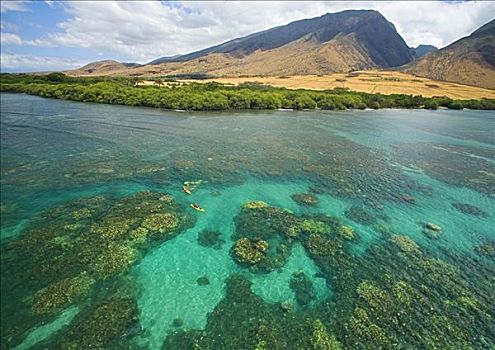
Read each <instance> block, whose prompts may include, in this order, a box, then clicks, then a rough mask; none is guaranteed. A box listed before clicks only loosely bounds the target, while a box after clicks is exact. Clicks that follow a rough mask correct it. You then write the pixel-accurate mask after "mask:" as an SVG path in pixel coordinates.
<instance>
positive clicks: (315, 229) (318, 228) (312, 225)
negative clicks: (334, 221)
mask: <svg viewBox="0 0 495 350" xmlns="http://www.w3.org/2000/svg"><path fill="white" fill-rule="evenodd" d="M301 230H302V231H303V232H305V233H307V234H323V235H324V234H327V233H330V227H329V226H328V225H327V224H326V223H325V222H322V221H317V220H313V219H308V220H304V221H303V222H302V224H301Z"/></svg>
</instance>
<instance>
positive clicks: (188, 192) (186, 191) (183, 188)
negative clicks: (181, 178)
mask: <svg viewBox="0 0 495 350" xmlns="http://www.w3.org/2000/svg"><path fill="white" fill-rule="evenodd" d="M182 191H184V192H185V193H187V194H192V192H191V190H190V189H189V188H187V187H186V186H184V187H182Z"/></svg>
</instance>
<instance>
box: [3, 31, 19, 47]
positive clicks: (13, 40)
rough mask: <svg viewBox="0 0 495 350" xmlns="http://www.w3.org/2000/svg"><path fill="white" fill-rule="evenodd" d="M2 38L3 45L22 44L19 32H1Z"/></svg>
mask: <svg viewBox="0 0 495 350" xmlns="http://www.w3.org/2000/svg"><path fill="white" fill-rule="evenodd" d="M0 39H1V42H2V45H8V44H14V45H22V39H21V38H20V37H19V35H17V34H12V33H0Z"/></svg>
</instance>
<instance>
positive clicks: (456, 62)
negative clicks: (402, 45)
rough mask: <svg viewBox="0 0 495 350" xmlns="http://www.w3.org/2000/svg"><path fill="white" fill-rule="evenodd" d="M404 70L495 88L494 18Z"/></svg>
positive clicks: (419, 74)
mask: <svg viewBox="0 0 495 350" xmlns="http://www.w3.org/2000/svg"><path fill="white" fill-rule="evenodd" d="M403 70H404V71H405V72H407V73H411V74H414V75H417V76H422V77H427V78H431V79H435V80H445V81H452V82H457V83H463V84H469V85H475V86H481V87H486V88H490V89H495V20H492V21H491V22H489V23H487V24H485V25H484V26H482V27H481V28H479V29H477V30H476V31H474V32H473V33H472V34H471V35H469V36H467V37H465V38H462V39H459V40H457V41H456V42H454V43H452V44H450V45H449V46H447V47H445V48H443V49H441V50H438V51H436V52H432V53H429V54H427V55H425V56H423V57H422V58H420V59H418V60H416V61H414V62H412V63H411V64H409V65H406V66H405V67H404V68H403Z"/></svg>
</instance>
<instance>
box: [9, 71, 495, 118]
mask: <svg viewBox="0 0 495 350" xmlns="http://www.w3.org/2000/svg"><path fill="white" fill-rule="evenodd" d="M165 80H166V81H168V82H167V83H166V85H165V84H164V79H155V80H154V82H155V83H154V85H147V86H146V85H139V84H137V83H138V82H139V79H138V78H123V77H122V78H109V77H94V78H90V77H86V78H81V77H78V78H74V77H68V76H66V75H65V74H63V73H51V74H48V75H28V74H1V76H0V82H1V85H0V86H1V89H0V91H2V92H19V93H26V94H30V95H39V96H43V97H49V98H57V99H64V100H72V101H82V102H97V103H108V104H120V105H128V106H147V107H156V108H166V109H180V110H243V109H279V108H287V109H317V108H320V109H328V110H344V109H365V108H373V109H379V108H425V109H437V108H439V107H446V108H450V109H462V108H470V109H490V110H493V109H495V99H481V100H453V99H450V98H447V97H432V98H426V97H422V96H412V95H399V94H393V95H381V94H368V93H363V92H353V91H348V90H345V89H333V90H326V91H314V90H303V89H300V90H290V89H286V88H275V87H271V86H266V85H259V84H255V83H252V84H249V83H246V84H240V85H238V86H227V85H223V84H219V83H212V82H210V83H204V84H202V83H180V82H175V81H174V80H173V79H165Z"/></svg>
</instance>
